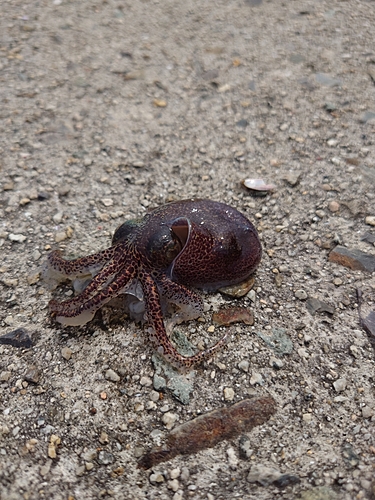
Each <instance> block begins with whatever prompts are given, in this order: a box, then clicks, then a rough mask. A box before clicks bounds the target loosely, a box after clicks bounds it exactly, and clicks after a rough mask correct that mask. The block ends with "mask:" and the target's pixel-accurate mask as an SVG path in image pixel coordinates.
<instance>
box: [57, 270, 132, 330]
mask: <svg viewBox="0 0 375 500" xmlns="http://www.w3.org/2000/svg"><path fill="white" fill-rule="evenodd" d="M136 273H137V269H136V267H135V266H129V267H128V268H127V269H120V271H119V272H118V273H117V275H116V276H115V277H114V279H113V280H112V281H111V283H109V284H108V285H107V286H106V287H105V288H103V289H100V290H97V293H96V294H95V295H92V296H91V297H90V296H89V297H86V299H87V300H85V301H81V303H80V304H77V299H78V297H74V298H73V299H69V300H66V301H64V302H58V301H56V300H51V301H50V303H49V307H50V310H51V312H52V313H54V314H55V315H56V316H57V319H58V320H59V321H62V320H63V318H74V317H77V316H80V315H81V314H83V313H85V312H86V311H90V313H91V317H92V316H93V315H94V314H95V312H96V311H97V310H98V309H100V307H102V306H103V305H104V304H106V303H107V302H109V301H110V300H111V299H112V298H113V297H116V296H117V295H119V293H120V292H121V290H122V289H123V288H124V286H125V285H126V284H127V283H128V282H129V281H131V280H132V279H133V278H134V277H135V276H136ZM98 276H100V274H99V275H98ZM94 279H95V278H94ZM83 293H84V292H83ZM83 293H82V295H83ZM80 297H81V296H79V298H80ZM87 321H90V319H87V320H86V321H84V323H87ZM62 322H63V321H62ZM84 323H80V324H84Z"/></svg>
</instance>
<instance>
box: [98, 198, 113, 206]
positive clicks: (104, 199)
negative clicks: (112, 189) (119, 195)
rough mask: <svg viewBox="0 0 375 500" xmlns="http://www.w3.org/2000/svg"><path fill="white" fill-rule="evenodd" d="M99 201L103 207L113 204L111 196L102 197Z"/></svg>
mask: <svg viewBox="0 0 375 500" xmlns="http://www.w3.org/2000/svg"><path fill="white" fill-rule="evenodd" d="M101 202H102V203H103V205H104V206H105V207H111V206H112V205H113V200H112V199H111V198H103V199H102V200H101Z"/></svg>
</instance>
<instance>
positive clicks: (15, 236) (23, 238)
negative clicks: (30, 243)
mask: <svg viewBox="0 0 375 500" xmlns="http://www.w3.org/2000/svg"><path fill="white" fill-rule="evenodd" d="M8 238H9V239H10V241H14V242H16V243H23V242H24V241H26V236H25V235H24V234H14V233H10V234H9V235H8Z"/></svg>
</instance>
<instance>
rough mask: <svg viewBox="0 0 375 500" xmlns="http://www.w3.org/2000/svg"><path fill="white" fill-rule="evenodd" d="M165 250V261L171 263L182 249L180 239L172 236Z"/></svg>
mask: <svg viewBox="0 0 375 500" xmlns="http://www.w3.org/2000/svg"><path fill="white" fill-rule="evenodd" d="M165 250H166V252H165V255H166V258H167V261H168V263H171V262H172V261H173V260H174V259H175V258H176V257H177V255H178V254H179V253H180V252H181V250H182V244H181V241H180V240H179V239H178V238H175V237H172V239H171V241H170V242H169V243H168V245H167V247H166V249H165Z"/></svg>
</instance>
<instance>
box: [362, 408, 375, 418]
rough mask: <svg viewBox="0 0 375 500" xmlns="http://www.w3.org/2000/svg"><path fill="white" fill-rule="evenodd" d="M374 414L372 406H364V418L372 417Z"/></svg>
mask: <svg viewBox="0 0 375 500" xmlns="http://www.w3.org/2000/svg"><path fill="white" fill-rule="evenodd" d="M373 415H374V411H373V410H372V408H369V407H368V406H364V407H363V408H362V417H363V418H371V417H372V416H373Z"/></svg>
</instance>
